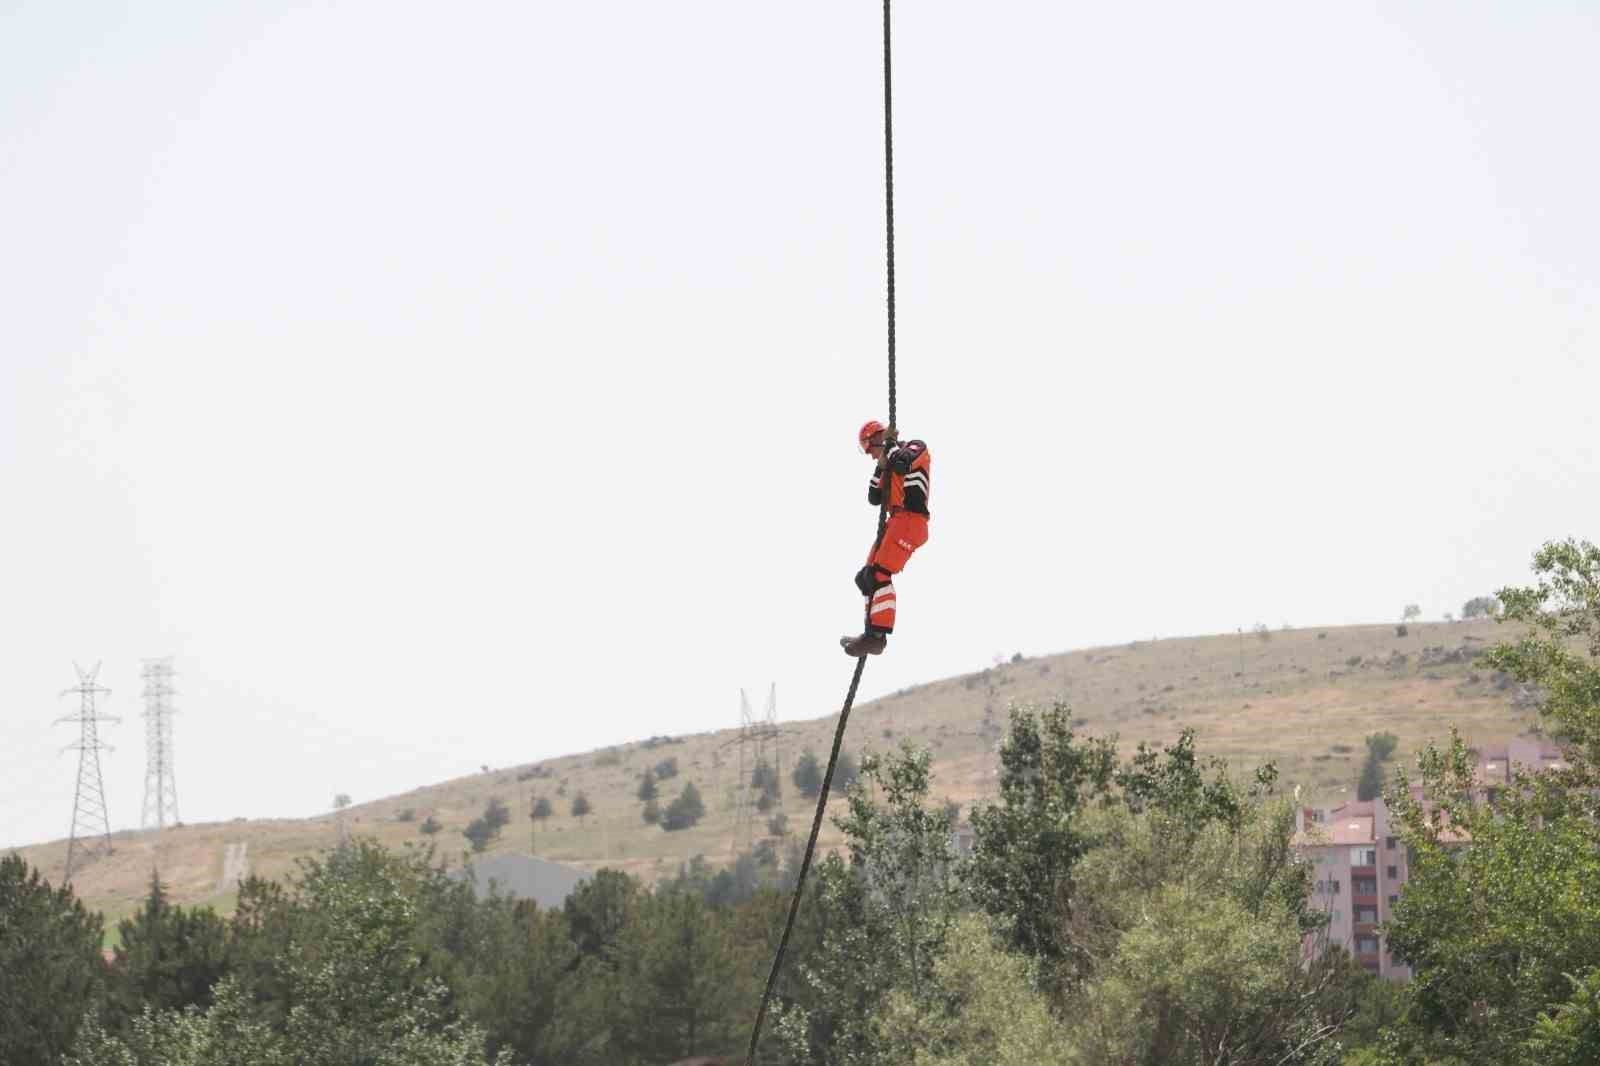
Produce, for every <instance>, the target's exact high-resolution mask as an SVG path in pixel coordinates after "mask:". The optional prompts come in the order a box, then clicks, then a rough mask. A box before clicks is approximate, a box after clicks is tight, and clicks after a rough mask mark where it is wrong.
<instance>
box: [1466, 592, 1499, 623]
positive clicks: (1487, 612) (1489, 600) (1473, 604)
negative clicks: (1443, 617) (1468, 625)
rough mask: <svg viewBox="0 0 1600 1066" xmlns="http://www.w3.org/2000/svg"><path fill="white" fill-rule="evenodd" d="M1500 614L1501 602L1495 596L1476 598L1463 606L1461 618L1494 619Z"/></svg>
mask: <svg viewBox="0 0 1600 1066" xmlns="http://www.w3.org/2000/svg"><path fill="white" fill-rule="evenodd" d="M1499 613H1500V601H1499V600H1497V599H1496V598H1495V597H1493V596H1474V597H1472V599H1470V600H1468V601H1467V602H1466V603H1463V604H1462V605H1461V617H1462V618H1463V619H1466V618H1493V617H1494V616H1495V615H1497V614H1499Z"/></svg>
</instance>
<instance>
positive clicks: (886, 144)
mask: <svg viewBox="0 0 1600 1066" xmlns="http://www.w3.org/2000/svg"><path fill="white" fill-rule="evenodd" d="M889 86H890V77H889V0H883V206H884V218H885V219H886V229H887V233H886V240H885V245H886V247H887V248H888V256H887V258H888V263H887V266H888V274H889V433H888V437H889V438H890V439H893V438H894V433H895V427H896V426H897V425H899V422H897V421H896V420H895V393H894V107H893V102H892V98H891V96H890V94H889ZM882 533H883V530H882V526H880V527H879V536H882Z"/></svg>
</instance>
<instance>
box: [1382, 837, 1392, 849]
mask: <svg viewBox="0 0 1600 1066" xmlns="http://www.w3.org/2000/svg"><path fill="white" fill-rule="evenodd" d="M1383 846H1384V847H1385V848H1386V849H1388V850H1389V851H1393V850H1394V837H1384V838H1383Z"/></svg>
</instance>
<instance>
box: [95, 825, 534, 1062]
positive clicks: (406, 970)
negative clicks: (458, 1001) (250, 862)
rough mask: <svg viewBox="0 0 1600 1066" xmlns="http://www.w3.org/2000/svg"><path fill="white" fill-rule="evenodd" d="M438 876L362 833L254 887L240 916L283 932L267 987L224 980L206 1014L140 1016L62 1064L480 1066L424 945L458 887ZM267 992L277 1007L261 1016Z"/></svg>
mask: <svg viewBox="0 0 1600 1066" xmlns="http://www.w3.org/2000/svg"><path fill="white" fill-rule="evenodd" d="M444 881H445V879H444V877H443V875H442V872H441V871H436V870H432V869H431V868H430V867H429V866H428V864H427V861H426V859H425V857H422V856H415V855H412V856H399V855H395V854H393V853H391V852H388V851H387V850H385V849H384V848H382V847H381V846H380V845H378V844H376V843H375V842H373V841H370V840H365V839H357V840H354V841H352V842H350V843H349V844H347V845H345V846H343V847H340V848H339V849H337V850H335V851H333V852H331V853H328V854H327V855H326V857H324V858H317V859H312V860H307V861H305V862H304V863H303V864H302V866H301V870H300V873H299V874H298V875H297V876H296V878H295V879H294V881H293V884H292V894H290V893H281V892H280V893H271V892H265V891H262V890H259V889H255V890H252V895H253V897H254V898H253V899H252V901H251V908H252V913H251V916H250V918H249V919H248V921H249V922H250V923H252V926H253V925H255V923H257V922H261V930H260V931H265V930H268V929H270V930H271V935H272V936H275V937H281V941H280V949H281V950H279V951H277V952H275V953H273V954H272V956H271V957H270V958H269V959H265V960H262V961H264V962H266V964H267V966H266V976H267V977H268V978H269V980H267V981H265V982H263V981H261V980H260V979H261V977H262V976H263V974H262V973H260V972H257V973H250V972H248V971H242V972H241V974H240V976H238V977H227V978H224V979H223V981H222V982H221V983H219V984H218V985H217V986H216V989H215V990H214V996H215V1002H214V1004H213V1006H212V1007H211V1008H210V1010H208V1011H204V1012H201V1011H199V1010H198V1009H191V1010H190V1011H188V1012H183V1013H180V1012H173V1011H162V1012H157V1011H151V1010H148V1009H147V1010H146V1012H145V1013H144V1014H143V1015H141V1016H140V1017H139V1018H138V1019H136V1020H135V1022H134V1023H133V1026H132V1031H131V1032H130V1033H129V1034H127V1035H126V1036H125V1037H124V1036H120V1035H119V1036H113V1035H110V1034H108V1033H106V1032H105V1031H104V1030H102V1029H99V1028H98V1027H95V1028H92V1029H91V1030H89V1031H88V1032H87V1033H86V1034H85V1037H84V1039H83V1040H82V1041H80V1043H79V1047H78V1050H77V1052H76V1055H75V1058H74V1059H73V1060H71V1061H72V1064H73V1066H113V1064H115V1066H246V1064H266V1066H289V1064H291V1063H293V1064H295V1066H348V1064H350V1063H365V1064H370V1066H469V1064H475V1066H481V1064H483V1063H485V1062H486V1061H487V1058H486V1055H485V1052H484V1049H483V1037H482V1034H481V1033H480V1032H479V1031H477V1030H476V1029H474V1028H472V1027H470V1026H467V1025H464V1024H462V1023H461V1022H459V1021H458V1020H457V1019H456V1017H455V1016H454V1011H453V1009H452V1008H451V1006H450V1002H449V990H448V989H447V987H446V986H445V984H444V983H443V981H442V980H441V979H440V978H439V977H438V976H437V975H436V972H435V969H434V964H433V963H432V962H431V961H430V959H429V958H428V955H427V953H426V952H425V951H424V950H423V948H422V945H423V942H424V940H425V916H426V914H427V913H428V909H429V902H430V899H432V898H436V897H437V896H438V895H439V894H441V893H442V894H447V895H453V896H454V898H458V899H459V898H460V896H461V892H462V890H464V889H465V888H466V886H460V885H446V884H444V883H443V882H444ZM466 891H467V892H468V893H469V894H470V890H466ZM241 896H243V893H241ZM262 920H264V921H262ZM246 929H247V930H250V929H251V926H247V927H246ZM261 943H262V942H261V941H259V940H258V941H257V946H260V945H261ZM274 990H275V991H276V994H277V996H278V997H279V1000H278V1004H277V1005H279V1006H282V1007H283V1008H284V1009H281V1010H264V1009H263V1005H262V1004H261V1002H260V1000H259V998H258V996H259V994H260V993H261V992H267V991H274ZM505 1061H507V1062H509V1060H505Z"/></svg>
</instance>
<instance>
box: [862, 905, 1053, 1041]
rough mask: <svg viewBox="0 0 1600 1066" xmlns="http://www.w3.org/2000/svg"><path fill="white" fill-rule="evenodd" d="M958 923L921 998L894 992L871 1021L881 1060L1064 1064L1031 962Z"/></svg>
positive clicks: (976, 924) (979, 928) (976, 922)
mask: <svg viewBox="0 0 1600 1066" xmlns="http://www.w3.org/2000/svg"><path fill="white" fill-rule="evenodd" d="M995 939H996V938H995V936H994V934H993V932H992V931H991V929H990V928H989V925H988V923H987V922H986V921H985V920H984V919H982V918H981V917H979V916H978V915H975V914H967V915H964V916H963V917H961V918H959V919H957V921H956V922H955V924H954V925H953V926H952V927H951V929H950V931H949V934H948V937H947V942H946V950H945V952H944V953H943V954H941V955H940V956H939V957H938V958H937V959H936V960H935V962H934V964H933V972H932V974H931V975H930V979H929V982H928V987H927V988H926V989H925V992H924V994H923V995H921V996H915V995H912V994H911V992H910V991H909V990H908V989H905V988H896V989H895V990H894V991H892V992H891V993H890V994H889V995H888V997H887V998H886V999H885V1001H884V1004H883V1007H882V1008H881V1009H880V1011H879V1012H878V1015H877V1018H876V1025H877V1039H878V1041H879V1042H880V1046H881V1047H882V1048H883V1049H884V1052H885V1058H884V1061H886V1062H898V1063H907V1064H909V1066H977V1064H979V1063H982V1064H984V1066H1058V1064H1059V1066H1067V1064H1068V1063H1070V1062H1071V1061H1072V1060H1071V1059H1070V1058H1068V1056H1067V1048H1066V1040H1067V1034H1066V1031H1065V1029H1064V1027H1063V1026H1062V1025H1061V1024H1060V1023H1059V1022H1057V1021H1056V1019H1055V1018H1054V1017H1053V1016H1052V1014H1051V1012H1050V1004H1049V1002H1048V1000H1046V998H1045V997H1044V996H1043V995H1042V994H1041V993H1040V992H1038V991H1037V989H1036V988H1035V980H1034V974H1033V967H1032V963H1031V961H1030V960H1029V959H1027V958H1026V957H1025V956H1022V955H1016V954H1012V953H1008V952H1006V951H1004V950H1002V949H1001V948H1000V947H999V946H998V945H997V944H996V943H995Z"/></svg>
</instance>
